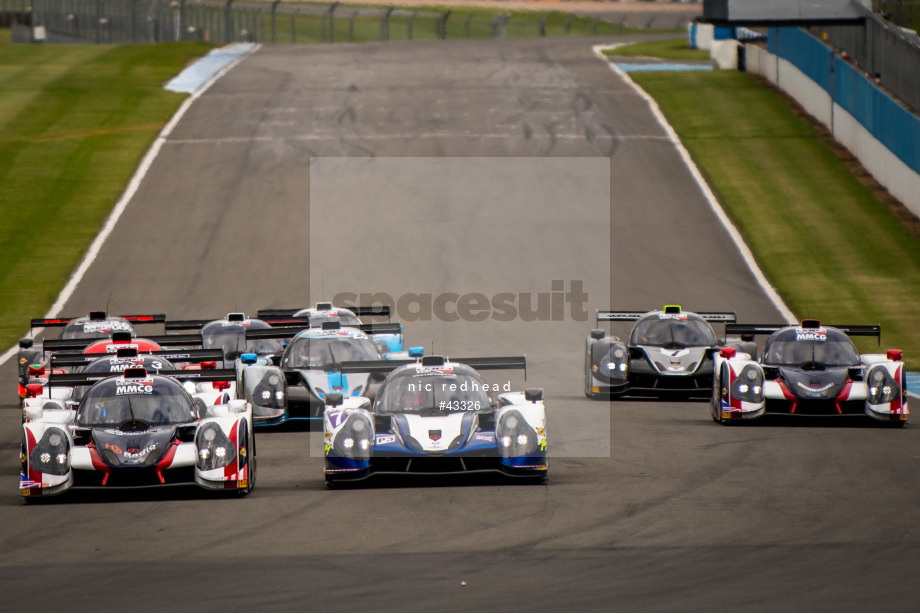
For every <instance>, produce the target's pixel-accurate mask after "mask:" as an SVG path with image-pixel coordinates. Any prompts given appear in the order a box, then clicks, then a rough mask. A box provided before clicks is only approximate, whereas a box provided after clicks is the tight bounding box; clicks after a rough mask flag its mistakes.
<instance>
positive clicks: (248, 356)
mask: <svg viewBox="0 0 920 614" xmlns="http://www.w3.org/2000/svg"><path fill="white" fill-rule="evenodd" d="M258 360H259V357H258V356H256V355H255V354H253V353H251V352H247V353H245V354H243V355H242V356H240V361H241V362H242V363H243V364H244V365H254V364H256V362H257V361H258Z"/></svg>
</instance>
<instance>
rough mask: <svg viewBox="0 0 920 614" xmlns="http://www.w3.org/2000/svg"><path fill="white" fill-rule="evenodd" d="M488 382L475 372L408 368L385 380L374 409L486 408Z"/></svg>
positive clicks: (405, 411) (399, 411) (413, 411)
mask: <svg viewBox="0 0 920 614" xmlns="http://www.w3.org/2000/svg"><path fill="white" fill-rule="evenodd" d="M489 407H491V401H490V400H489V388H488V385H487V384H486V383H485V382H484V381H483V380H482V378H480V377H479V376H478V375H475V374H465V373H458V374H427V373H426V374H422V375H419V374H417V373H415V372H414V371H411V370H410V371H408V372H407V373H406V374H405V375H402V376H399V377H396V378H394V379H392V380H390V381H389V382H387V383H386V385H385V386H384V388H383V390H382V391H381V394H380V396H379V398H378V401H377V406H376V408H375V411H376V412H381V413H394V414H424V413H431V412H440V413H442V414H443V413H451V412H458V411H477V410H483V409H489Z"/></svg>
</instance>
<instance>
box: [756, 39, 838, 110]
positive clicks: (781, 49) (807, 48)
mask: <svg viewBox="0 0 920 614" xmlns="http://www.w3.org/2000/svg"><path fill="white" fill-rule="evenodd" d="M771 43H772V44H771ZM767 51H769V52H770V53H775V54H777V55H779V57H781V58H783V59H784V60H788V61H789V62H791V63H792V64H794V65H795V67H796V68H798V69H799V70H801V71H802V72H803V73H805V75H807V76H808V78H809V79H811V80H812V81H814V82H815V83H817V84H818V85H820V86H821V87H822V89H824V91H825V92H827V93H828V94H830V93H831V73H832V71H833V61H834V54H833V52H832V51H831V50H830V49H829V48H828V47H827V46H826V45H825V44H824V43H822V42H821V41H819V40H818V39H817V38H815V37H814V36H812V35H810V34H808V33H807V32H805V31H804V30H801V29H799V28H770V29H769V31H768V32H767Z"/></svg>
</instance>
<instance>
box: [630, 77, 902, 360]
mask: <svg viewBox="0 0 920 614" xmlns="http://www.w3.org/2000/svg"><path fill="white" fill-rule="evenodd" d="M631 77H632V78H633V80H634V81H635V82H636V83H638V84H639V85H640V86H641V87H642V88H643V89H645V91H647V92H648V93H649V94H650V95H651V96H652V97H653V98H655V100H656V101H657V102H658V104H659V105H660V107H661V110H662V111H663V112H664V114H665V116H667V118H668V121H669V122H670V123H671V125H672V126H673V127H674V129H675V131H676V132H677V134H678V135H679V136H680V138H681V141H682V142H683V143H684V145H685V146H686V148H687V150H688V151H689V152H690V154H691V156H692V157H693V159H694V160H695V161H696V164H697V165H698V166H699V168H700V170H701V171H702V173H703V174H704V176H705V177H706V180H707V181H708V182H709V184H710V185H711V186H712V188H713V190H714V191H715V193H716V195H717V196H718V198H719V200H720V202H721V203H722V206H723V207H724V208H725V211H726V212H727V213H728V215H729V216H730V217H731V218H732V220H733V221H734V222H735V224H736V225H737V227H738V229H739V230H740V231H741V233H742V234H743V235H744V238H745V241H746V242H747V244H748V245H749V246H750V247H751V250H752V251H753V252H754V254H755V256H756V258H757V260H758V262H759V264H760V266H761V268H762V269H763V271H764V273H765V274H766V275H767V277H768V278H769V279H770V281H771V283H773V285H774V286H775V287H776V289H777V290H778V291H779V293H780V294H781V295H782V296H783V299H784V300H785V301H786V303H787V304H788V305H789V307H790V308H791V309H792V310H793V312H794V313H795V314H796V315H797V316H799V317H812V318H819V319H821V320H822V321H824V322H827V323H838V324H871V323H880V324H881V325H882V338H883V342H882V343H883V344H882V350H884V349H885V348H888V347H899V348H902V349H904V350H906V352H905V360H906V362H907V364H908V366H909V368H910V369H912V370H918V369H920V356H918V355H917V348H920V328H918V327H917V326H916V322H918V321H920V238H917V237H915V236H912V235H911V233H910V232H909V231H908V229H907V227H906V226H905V225H904V224H902V223H901V222H899V221H898V220H897V219H896V218H895V217H894V215H892V213H891V212H890V210H889V209H888V207H887V206H886V205H885V204H884V203H882V202H880V201H879V200H878V199H877V198H876V197H875V195H874V194H873V192H872V190H871V189H870V188H869V187H867V186H866V185H863V183H861V182H860V181H859V179H857V178H856V177H855V176H854V174H853V173H852V172H850V170H848V168H847V166H846V164H845V163H844V162H843V160H841V158H840V157H839V156H838V155H837V154H836V153H835V152H834V150H833V149H832V145H833V142H832V141H831V140H830V139H829V138H828V137H826V136H823V135H822V134H821V133H820V132H819V131H818V130H817V129H816V127H815V126H814V125H813V124H812V122H810V121H809V120H808V119H806V118H804V117H802V116H801V115H800V114H798V113H796V111H795V110H794V109H792V108H790V106H789V105H788V104H787V103H786V102H785V101H784V100H783V98H782V97H781V96H780V95H779V94H778V93H777V92H775V91H772V90H771V89H770V88H769V87H766V86H765V85H764V84H763V83H761V82H760V81H758V80H756V79H755V78H754V77H751V76H750V75H748V74H746V73H738V72H735V71H715V72H665V73H635V74H633V75H631ZM857 345H859V346H860V348H861V349H862V350H864V351H877V347H876V345H875V343H873V342H869V341H867V340H858V341H857Z"/></svg>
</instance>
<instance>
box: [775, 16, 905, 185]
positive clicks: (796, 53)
mask: <svg viewBox="0 0 920 614" xmlns="http://www.w3.org/2000/svg"><path fill="white" fill-rule="evenodd" d="M767 51H769V52H770V53H773V54H776V55H779V57H781V58H783V59H784V60H786V61H788V62H789V63H791V64H792V65H793V66H795V67H796V68H798V69H799V70H800V71H802V73H804V74H805V75H807V76H808V77H809V78H810V79H811V80H812V81H814V82H815V83H817V84H818V85H820V86H821V87H822V88H823V89H824V90H825V91H826V92H827V93H828V94H830V95H831V97H832V99H833V102H835V103H837V104H838V105H840V106H841V107H842V108H843V109H844V110H845V111H846V112H847V113H849V114H850V115H852V116H853V117H854V118H855V119H856V121H858V122H859V123H860V124H861V125H862V126H863V127H864V128H865V129H866V130H867V131H868V132H869V133H870V134H872V136H874V137H875V138H876V139H878V141H879V142H881V143H882V144H883V145H884V146H885V147H887V148H888V149H889V150H890V151H891V153H893V154H894V155H895V156H897V157H898V159H899V160H901V161H902V162H903V163H904V164H906V165H907V166H908V167H910V168H911V169H912V170H913V171H914V172H916V173H918V174H920V118H918V117H917V116H915V115H914V114H913V113H911V112H910V111H908V110H907V109H905V108H904V107H902V106H901V105H900V104H898V103H897V102H896V101H895V100H894V99H893V98H891V97H890V96H889V95H888V94H886V93H885V92H883V91H882V90H880V89H879V88H877V87H876V86H875V84H874V83H872V82H871V81H869V79H867V78H866V77H865V76H864V75H863V74H862V73H860V72H859V71H858V70H856V69H855V68H854V67H853V66H851V65H850V64H848V63H847V62H846V61H844V60H842V59H841V58H838V57H836V56H835V55H834V53H833V52H832V51H831V50H830V48H828V47H827V46H826V45H825V44H824V43H822V42H821V41H820V40H818V39H817V38H815V37H814V36H812V35H811V34H809V33H808V32H806V31H804V30H802V29H800V28H770V29H769V30H768V33H767Z"/></svg>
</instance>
